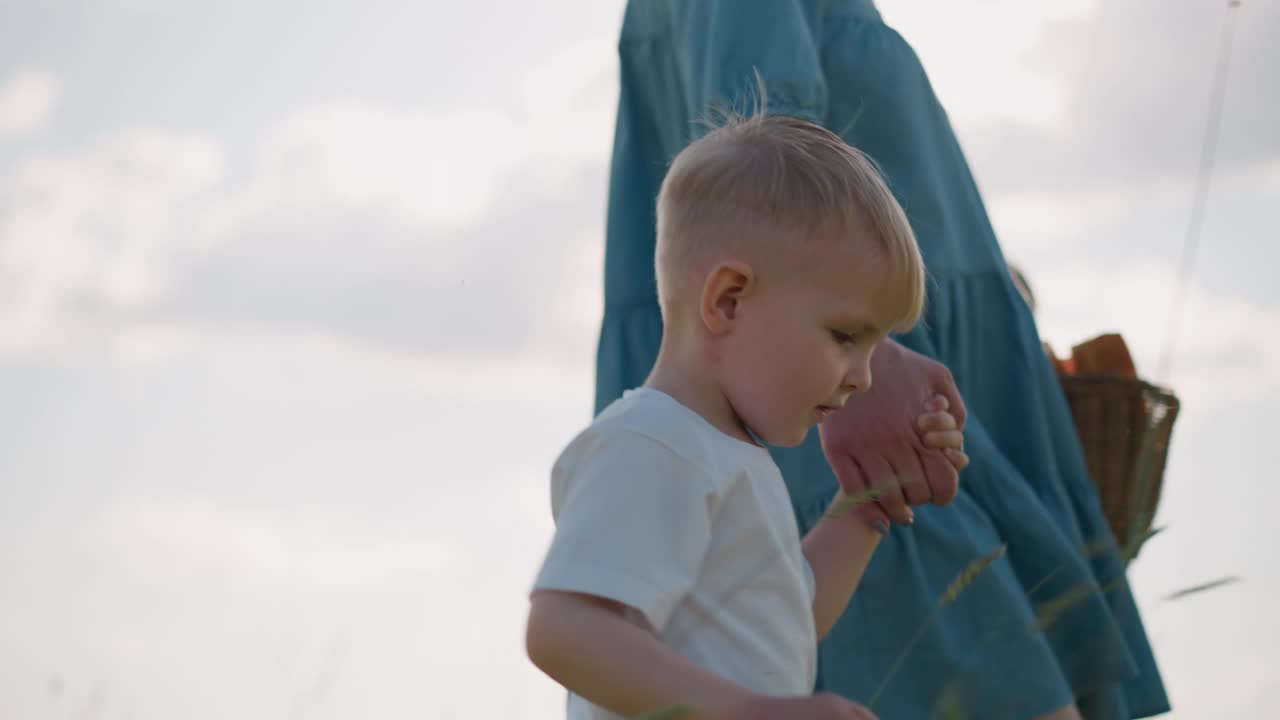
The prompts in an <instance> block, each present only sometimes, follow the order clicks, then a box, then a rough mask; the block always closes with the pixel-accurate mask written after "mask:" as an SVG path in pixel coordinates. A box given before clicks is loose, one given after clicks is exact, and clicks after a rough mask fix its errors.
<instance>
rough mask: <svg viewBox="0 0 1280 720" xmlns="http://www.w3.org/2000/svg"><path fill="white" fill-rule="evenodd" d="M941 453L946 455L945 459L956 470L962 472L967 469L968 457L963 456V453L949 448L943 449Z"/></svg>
mask: <svg viewBox="0 0 1280 720" xmlns="http://www.w3.org/2000/svg"><path fill="white" fill-rule="evenodd" d="M942 452H943V453H945V454H946V456H947V459H948V460H950V461H951V464H952V465H953V466H955V469H956V470H963V469H965V468H967V467H969V456H968V455H967V454H965V451H963V450H960V449H958V448H951V447H949V448H945V449H943V451H942Z"/></svg>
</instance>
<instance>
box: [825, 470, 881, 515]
mask: <svg viewBox="0 0 1280 720" xmlns="http://www.w3.org/2000/svg"><path fill="white" fill-rule="evenodd" d="M897 484H898V481H897V480H896V479H891V480H890V481H889V482H888V483H886V484H884V485H882V486H880V487H873V488H867V489H866V490H863V491H862V492H860V493H856V494H854V495H848V496H846V497H844V498H842V499H841V500H840V502H837V503H834V504H833V505H832V506H831V507H829V508H827V512H826V516H827V517H839V516H841V515H843V514H845V513H847V512H851V511H853V510H855V509H857V508H859V507H861V506H863V505H867V504H869V503H873V502H875V501H876V500H878V499H879V498H880V497H881V496H882V495H884V494H885V493H887V492H889V489H890V488H893V487H897Z"/></svg>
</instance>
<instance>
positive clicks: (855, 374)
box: [841, 362, 871, 393]
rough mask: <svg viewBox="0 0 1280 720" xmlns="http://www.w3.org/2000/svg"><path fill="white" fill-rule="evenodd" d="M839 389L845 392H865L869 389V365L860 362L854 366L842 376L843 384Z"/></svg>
mask: <svg viewBox="0 0 1280 720" xmlns="http://www.w3.org/2000/svg"><path fill="white" fill-rule="evenodd" d="M841 387H842V388H844V390H845V391H847V392H851V393H855V392H866V391H868V390H870V389H871V363H869V362H861V363H858V364H857V365H855V366H854V367H853V368H851V369H850V370H849V372H848V373H847V374H846V375H845V376H844V382H843V383H841Z"/></svg>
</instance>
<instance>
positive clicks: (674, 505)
mask: <svg viewBox="0 0 1280 720" xmlns="http://www.w3.org/2000/svg"><path fill="white" fill-rule="evenodd" d="M551 507H552V514H553V515H554V517H555V521H556V532H555V537H554V539H553V540H552V542H551V547H550V549H549V550H548V552H547V556H546V560H545V561H544V563H543V566H542V568H541V570H540V572H539V573H538V576H537V579H536V580H535V582H534V589H535V590H537V589H551V590H564V591H571V592H580V593H586V594H590V595H595V596H598V597H604V598H609V599H612V600H616V601H618V602H620V603H623V604H625V605H628V606H630V607H632V608H634V609H635V610H636V611H638V612H639V613H640V614H641V615H642V616H643V618H644V619H645V620H646V621H647V622H648V624H649V625H650V626H651V627H652V628H653V630H654V632H655V634H656V635H657V637H658V639H659V640H660V641H661V642H662V643H664V644H666V645H667V646H669V647H671V648H673V649H674V650H676V651H677V652H679V653H681V654H682V655H684V656H685V657H687V658H689V659H691V660H693V661H694V662H696V663H698V664H699V665H701V666H703V667H705V668H707V669H709V670H711V671H713V672H715V673H717V674H719V675H721V676H723V677H726V678H728V679H730V680H733V681H735V682H737V683H739V684H741V685H744V686H746V687H748V688H751V689H752V690H755V691H757V692H760V693H764V694H769V695H788V696H794V695H807V694H809V693H811V692H812V691H813V684H814V675H815V672H816V667H817V634H816V631H815V628H814V622H813V596H814V577H813V570H812V568H810V566H809V562H808V561H807V560H806V559H805V557H804V554H803V552H802V551H801V547H800V539H799V533H798V529H797V527H796V522H795V516H794V515H793V514H792V509H791V502H790V498H789V497H788V495H787V490H786V486H785V485H783V482H782V474H781V473H780V472H779V470H778V467H777V465H776V464H774V462H773V459H772V458H771V457H770V456H769V453H768V451H767V450H765V449H764V448H761V447H758V446H756V445H752V444H749V443H746V442H742V441H740V440H737V439H735V438H732V437H730V436H728V435H726V434H724V433H723V432H721V431H720V430H718V429H716V428H715V427H714V426H713V425H711V424H710V423H709V422H707V421H706V420H705V419H704V418H702V416H700V415H698V414H696V413H694V412H693V411H692V410H690V409H689V408H687V407H685V406H684V405H681V404H680V403H679V402H677V401H676V400H675V399H674V398H672V397H670V396H668V395H666V394H664V393H661V392H659V391H657V390H652V389H648V388H640V389H637V390H631V391H628V392H626V393H624V394H623V396H622V397H621V398H619V399H618V400H617V401H615V402H614V403H613V404H611V405H610V406H609V407H607V408H606V409H605V410H604V412H602V413H601V414H600V415H599V416H598V417H597V418H596V420H595V421H594V422H593V423H592V424H591V425H590V426H589V427H588V428H587V429H586V430H585V431H583V432H582V433H581V434H579V435H578V436H577V437H576V438H574V440H573V441H572V442H571V443H570V444H569V445H568V447H567V448H565V450H564V452H563V453H562V454H561V455H560V457H559V459H558V460H557V461H556V464H555V467H554V469H553V470H552V474H551ZM568 717H569V718H571V719H573V720H587V719H591V720H601V719H605V718H608V719H610V720H613V719H614V718H618V717H620V716H618V715H615V714H613V713H610V712H608V711H606V710H604V709H602V708H600V707H597V706H595V705H592V704H590V703H588V702H587V701H585V700H583V699H582V698H581V697H578V696H576V695H570V698H569V713H568Z"/></svg>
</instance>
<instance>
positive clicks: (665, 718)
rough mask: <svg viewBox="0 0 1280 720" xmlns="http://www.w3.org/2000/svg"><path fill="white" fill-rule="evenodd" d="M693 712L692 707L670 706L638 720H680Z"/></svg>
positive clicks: (641, 716)
mask: <svg viewBox="0 0 1280 720" xmlns="http://www.w3.org/2000/svg"><path fill="white" fill-rule="evenodd" d="M691 712H693V706H692V705H668V706H667V707H664V708H661V709H659V710H654V711H653V712H651V713H645V714H644V715H640V716H639V717H637V718H636V720H680V718H682V717H684V716H685V715H687V714H688V713H691Z"/></svg>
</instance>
